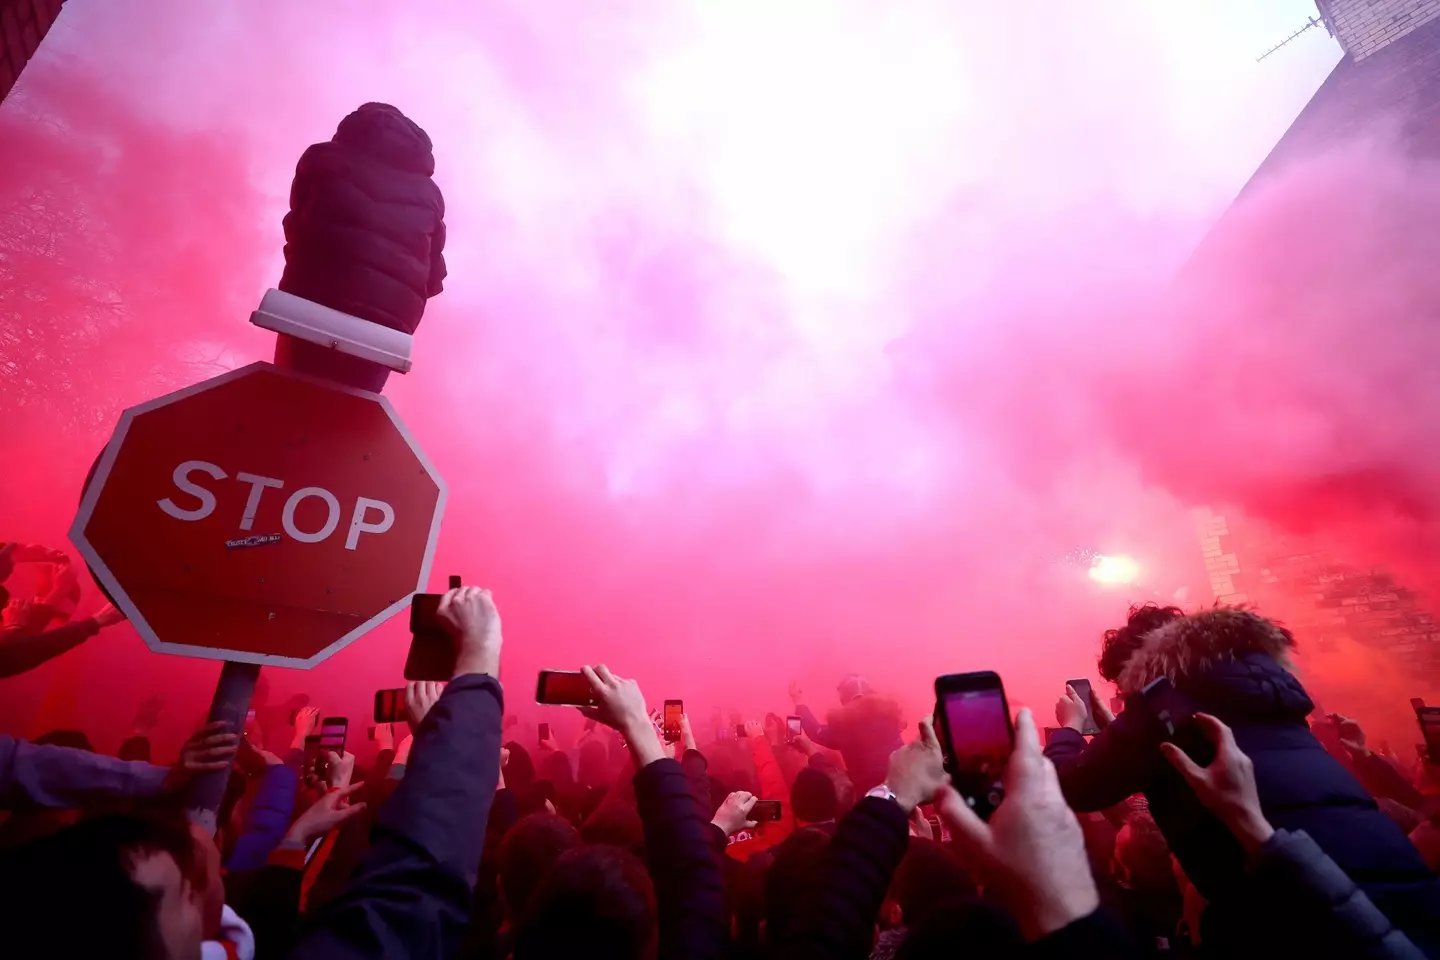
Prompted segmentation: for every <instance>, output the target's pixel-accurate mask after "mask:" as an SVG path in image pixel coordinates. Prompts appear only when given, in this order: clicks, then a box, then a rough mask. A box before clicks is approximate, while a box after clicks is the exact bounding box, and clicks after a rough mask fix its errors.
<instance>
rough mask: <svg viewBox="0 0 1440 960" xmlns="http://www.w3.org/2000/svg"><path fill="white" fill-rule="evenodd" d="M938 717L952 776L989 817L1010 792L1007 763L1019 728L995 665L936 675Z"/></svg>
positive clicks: (974, 807) (972, 804)
mask: <svg viewBox="0 0 1440 960" xmlns="http://www.w3.org/2000/svg"><path fill="white" fill-rule="evenodd" d="M935 719H936V720H937V721H938V723H939V730H938V733H939V738H940V745H941V749H942V750H943V751H944V754H945V768H946V770H948V771H949V773H950V777H951V782H952V783H953V784H954V786H955V789H956V790H957V791H958V792H959V794H960V796H961V798H962V799H963V800H964V801H965V804H966V805H967V806H968V807H969V808H970V809H971V810H973V811H974V812H975V814H976V815H977V816H979V817H980V819H981V820H988V819H989V818H990V815H991V814H993V813H994V812H995V808H996V807H998V806H999V805H1000V801H1001V800H1003V799H1004V797H1005V787H1004V776H1005V764H1006V762H1007V761H1008V760H1009V758H1010V750H1011V746H1012V744H1013V742H1014V736H1015V735H1014V730H1013V728H1012V727H1011V725H1010V707H1009V704H1008V703H1006V700H1005V688H1004V686H1003V685H1002V684H1001V683H1000V676H999V675H998V674H996V673H994V672H993V671H990V670H981V671H977V672H975V673H952V674H948V675H946V676H942V677H936V678H935Z"/></svg>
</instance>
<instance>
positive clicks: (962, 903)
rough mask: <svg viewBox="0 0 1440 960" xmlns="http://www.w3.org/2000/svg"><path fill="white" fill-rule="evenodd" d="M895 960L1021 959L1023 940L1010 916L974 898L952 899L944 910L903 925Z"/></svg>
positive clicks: (1018, 928)
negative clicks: (903, 931) (903, 930)
mask: <svg viewBox="0 0 1440 960" xmlns="http://www.w3.org/2000/svg"><path fill="white" fill-rule="evenodd" d="M906 926H907V930H906V933H905V939H904V940H903V941H901V943H900V948H899V949H898V950H896V951H895V957H896V960H951V958H953V957H1014V956H1022V955H1023V953H1024V950H1025V937H1024V936H1023V935H1022V934H1021V933H1020V927H1019V926H1018V925H1017V924H1016V923H1015V921H1014V919H1012V918H1011V916H1010V914H1008V913H1006V912H1005V911H1004V910H1002V909H1000V908H999V907H998V906H996V905H994V904H992V903H988V902H986V901H984V900H980V899H978V898H975V897H968V898H955V899H952V900H951V901H950V902H949V903H947V904H946V905H945V909H944V910H941V911H938V912H936V913H932V914H930V915H928V916H927V917H925V918H924V919H923V920H921V921H919V922H918V923H914V924H907V925H906Z"/></svg>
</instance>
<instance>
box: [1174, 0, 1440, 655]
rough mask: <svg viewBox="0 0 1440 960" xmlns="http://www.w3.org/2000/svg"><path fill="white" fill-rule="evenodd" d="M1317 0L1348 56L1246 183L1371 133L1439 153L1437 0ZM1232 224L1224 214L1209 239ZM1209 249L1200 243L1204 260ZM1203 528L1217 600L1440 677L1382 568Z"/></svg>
mask: <svg viewBox="0 0 1440 960" xmlns="http://www.w3.org/2000/svg"><path fill="white" fill-rule="evenodd" d="M1316 6H1317V7H1319V10H1320V15H1321V18H1322V19H1323V21H1324V23H1325V26H1326V28H1327V29H1328V30H1329V31H1330V33H1331V35H1332V36H1333V37H1335V39H1336V40H1337V41H1339V43H1340V46H1341V48H1342V49H1343V50H1344V52H1345V56H1344V57H1342V58H1341V60H1340V62H1339V63H1338V64H1336V65H1335V69H1334V70H1332V71H1331V72H1330V75H1329V76H1328V77H1327V78H1326V79H1325V82H1324V83H1322V84H1321V85H1320V88H1319V89H1318V90H1316V92H1315V95H1314V96H1313V97H1312V98H1311V100H1310V102H1309V103H1308V104H1306V106H1305V108H1304V109H1303V110H1301V111H1300V114H1299V115H1298V116H1297V117H1296V118H1295V122H1294V123H1292V124H1291V125H1290V128H1289V129H1288V130H1286V132H1285V134H1284V135H1283V136H1282V137H1281V138H1280V141H1279V142H1278V143H1277V144H1276V145H1275V147H1274V149H1273V150H1271V152H1270V154H1269V155H1268V156H1267V157H1266V158H1265V160H1264V161H1263V162H1262V163H1261V164H1260V167H1259V168H1258V169H1257V170H1256V172H1255V174H1254V175H1253V176H1252V177H1251V178H1250V181H1249V183H1247V184H1246V186H1245V190H1250V189H1251V188H1253V187H1254V185H1255V184H1256V183H1259V182H1262V181H1264V180H1265V179H1266V178H1268V177H1271V176H1274V175H1275V174H1276V173H1277V172H1279V171H1281V170H1283V169H1285V168H1286V167H1287V166H1289V165H1290V164H1292V163H1296V162H1298V161H1302V160H1305V159H1307V158H1310V157H1314V156H1316V155H1318V154H1320V153H1322V152H1324V151H1325V150H1327V149H1329V148H1331V147H1334V146H1338V145H1341V144H1344V143H1345V142H1346V141H1347V140H1350V139H1353V138H1355V137H1359V136H1363V135H1365V134H1366V133H1368V132H1370V131H1372V130H1383V131H1384V132H1386V133H1387V134H1391V135H1394V136H1396V137H1398V141H1399V147H1400V148H1401V149H1402V150H1403V151H1405V152H1407V153H1408V154H1410V155H1411V156H1414V157H1417V158H1432V159H1433V158H1440V0H1316ZM1243 193H1244V191H1242V195H1243ZM1225 228H1226V220H1225V218H1224V217H1222V218H1221V219H1220V222H1219V223H1218V224H1216V226H1215V229H1214V230H1213V231H1211V238H1214V237H1217V236H1221V235H1223V231H1224V230H1225ZM1207 239H1208V238H1207ZM1205 254H1206V244H1205V243H1202V244H1201V247H1200V249H1199V250H1198V251H1197V252H1196V255H1195V262H1199V261H1201V260H1203V258H1204V256H1205ZM1195 524H1196V532H1197V534H1198V536H1199V540H1200V548H1201V552H1202V554H1203V556H1204V560H1205V569H1206V571H1207V573H1208V575H1209V577H1210V587H1211V590H1212V591H1213V592H1214V594H1215V597H1216V599H1217V600H1220V601H1222V602H1230V603H1254V604H1256V605H1257V606H1259V607H1260V609H1261V610H1262V611H1264V612H1267V613H1271V614H1273V615H1275V616H1278V617H1280V618H1282V619H1283V620H1285V621H1286V622H1287V623H1288V624H1289V625H1290V626H1292V627H1293V628H1294V629H1295V630H1296V632H1297V634H1299V635H1300V636H1301V637H1302V638H1303V640H1304V642H1305V643H1306V644H1307V645H1314V646H1316V647H1318V648H1320V649H1322V650H1323V649H1325V648H1326V647H1328V646H1330V645H1333V644H1338V643H1341V642H1344V641H1354V642H1357V643H1360V644H1363V645H1364V646H1366V647H1370V648H1373V649H1377V650H1383V651H1386V652H1388V653H1390V654H1392V655H1393V656H1394V657H1395V658H1396V659H1397V661H1398V662H1399V663H1400V664H1401V665H1402V666H1403V667H1404V669H1405V670H1407V671H1410V672H1411V673H1412V675H1413V676H1415V677H1416V678H1417V679H1424V680H1429V681H1431V682H1436V681H1440V625H1437V624H1436V622H1435V618H1434V616H1433V615H1432V614H1431V612H1430V611H1429V609H1427V603H1426V600H1425V598H1422V597H1418V596H1417V595H1416V594H1415V593H1413V592H1412V591H1410V590H1407V589H1406V588H1405V587H1404V586H1403V585H1401V584H1398V583H1396V582H1395V580H1394V578H1393V577H1392V576H1391V575H1390V574H1388V573H1387V572H1386V571H1385V570H1383V569H1380V568H1378V567H1373V566H1368V565H1363V564H1361V563H1358V562H1355V561H1354V560H1353V559H1352V558H1348V557H1345V556H1344V555H1343V554H1342V553H1341V552H1340V551H1338V550H1337V549H1336V548H1335V547H1334V546H1332V545H1329V544H1325V543H1321V542H1317V541H1315V540H1314V539H1307V538H1302V537H1297V536H1293V535H1288V534H1284V533H1282V532H1280V531H1278V530H1276V529H1274V528H1272V527H1270V526H1268V525H1266V524H1264V523H1261V522H1259V521H1257V520H1254V519H1251V518H1247V517H1244V516H1242V515H1239V514H1236V513H1233V512H1228V511H1227V512H1225V513H1218V512H1214V511H1211V510H1209V509H1200V510H1197V511H1196V512H1195Z"/></svg>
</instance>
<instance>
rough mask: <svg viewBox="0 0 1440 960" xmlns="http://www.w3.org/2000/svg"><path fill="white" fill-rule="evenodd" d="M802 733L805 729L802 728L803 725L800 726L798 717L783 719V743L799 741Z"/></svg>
mask: <svg viewBox="0 0 1440 960" xmlns="http://www.w3.org/2000/svg"><path fill="white" fill-rule="evenodd" d="M804 732H805V728H804V725H803V724H801V722H800V718H799V717H786V718H785V742H786V743H794V742H795V741H796V740H799V739H800V736H801V734H803V733H804Z"/></svg>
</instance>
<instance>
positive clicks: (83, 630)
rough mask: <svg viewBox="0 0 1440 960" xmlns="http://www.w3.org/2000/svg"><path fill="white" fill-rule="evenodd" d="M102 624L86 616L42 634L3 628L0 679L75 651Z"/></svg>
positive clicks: (0, 641)
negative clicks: (4, 629)
mask: <svg viewBox="0 0 1440 960" xmlns="http://www.w3.org/2000/svg"><path fill="white" fill-rule="evenodd" d="M102 626H104V624H102V623H101V622H100V620H99V619H98V618H97V617H87V618H85V619H84V620H76V621H75V622H74V623H67V624H65V625H64V626H63V627H56V628H55V629H54V630H46V631H45V632H44V633H31V634H27V633H25V632H24V631H23V629H22V628H18V627H17V628H14V629H11V630H6V631H5V633H4V636H3V637H0V679H3V678H6V677H18V676H19V675H20V674H22V673H25V672H27V671H30V670H34V669H35V668H36V667H38V666H40V664H42V663H45V662H46V661H47V660H53V659H55V658H56V657H58V656H60V654H62V653H65V652H67V651H69V650H74V649H75V648H76V647H78V646H80V644H82V643H84V642H85V641H86V640H89V639H90V638H91V637H93V636H95V635H96V634H97V633H99V632H100V629H101V627H102Z"/></svg>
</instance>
